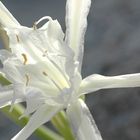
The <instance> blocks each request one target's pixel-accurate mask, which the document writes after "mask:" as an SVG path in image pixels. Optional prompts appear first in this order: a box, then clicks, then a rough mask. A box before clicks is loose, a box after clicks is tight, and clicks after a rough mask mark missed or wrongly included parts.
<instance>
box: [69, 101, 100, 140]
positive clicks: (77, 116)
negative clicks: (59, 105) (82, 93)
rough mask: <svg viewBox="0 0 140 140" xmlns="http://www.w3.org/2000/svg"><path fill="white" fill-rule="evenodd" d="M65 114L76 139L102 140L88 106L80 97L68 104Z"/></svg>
mask: <svg viewBox="0 0 140 140" xmlns="http://www.w3.org/2000/svg"><path fill="white" fill-rule="evenodd" d="M67 115H68V118H69V120H70V123H71V126H72V129H73V131H74V134H75V136H76V139H77V140H102V138H101V135H100V132H99V130H98V128H97V126H96V124H95V121H94V120H93V118H92V115H91V114H90V111H89V109H88V107H87V106H86V104H85V103H84V102H83V101H82V100H81V99H79V100H78V101H77V102H75V103H74V104H70V106H69V107H68V109H67Z"/></svg>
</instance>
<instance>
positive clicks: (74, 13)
mask: <svg viewBox="0 0 140 140" xmlns="http://www.w3.org/2000/svg"><path fill="white" fill-rule="evenodd" d="M90 4H91V0H67V5H66V43H67V44H68V47H70V48H72V49H73V51H74V52H75V60H76V61H79V68H80V69H81V65H82V59H83V51H84V48H83V46H84V35H85V31H86V27H87V15H88V12H89V8H90Z"/></svg>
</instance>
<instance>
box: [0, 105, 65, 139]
mask: <svg viewBox="0 0 140 140" xmlns="http://www.w3.org/2000/svg"><path fill="white" fill-rule="evenodd" d="M9 109H10V107H9V106H8V107H4V108H2V112H3V113H4V114H5V115H6V116H8V117H9V118H10V119H11V120H12V121H14V122H15V123H16V124H19V125H21V126H24V125H26V123H27V122H28V120H29V119H28V118H27V117H24V118H22V119H21V120H19V119H18V118H19V117H20V116H21V114H22V113H23V111H24V107H23V106H22V105H16V106H15V107H14V109H13V111H12V112H9ZM35 134H36V135H37V136H38V137H39V138H40V139H41V140H64V139H63V138H62V137H61V136H60V135H58V134H56V133H55V132H53V131H51V130H50V129H48V128H47V127H45V126H41V127H40V128H38V129H37V130H36V131H35Z"/></svg>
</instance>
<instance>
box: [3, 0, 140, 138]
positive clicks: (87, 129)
mask: <svg viewBox="0 0 140 140" xmlns="http://www.w3.org/2000/svg"><path fill="white" fill-rule="evenodd" d="M90 4H91V0H67V4H66V33H65V34H64V33H63V31H62V29H61V26H60V24H59V22H58V21H57V20H53V19H52V18H51V17H48V16H46V17H43V18H41V19H40V20H38V21H37V22H35V23H34V25H33V27H32V28H28V27H25V26H22V25H21V24H20V23H19V22H18V21H17V20H16V19H15V18H14V17H13V16H12V14H11V13H10V12H9V11H8V10H7V8H6V7H5V6H4V5H3V4H2V3H1V2H0V27H1V30H2V31H4V32H5V33H6V35H7V37H8V40H9V48H10V51H6V50H1V51H0V59H1V61H2V63H3V68H2V69H1V72H2V73H3V75H4V76H5V77H6V78H7V79H8V80H9V81H10V82H11V83H12V84H11V85H9V86H7V87H6V86H5V87H1V92H0V106H1V107H4V106H6V105H9V104H11V105H12V107H13V105H14V104H15V103H19V102H24V101H25V102H26V110H25V112H24V114H23V115H22V116H21V118H22V117H24V116H25V115H31V114H32V115H31V118H30V121H29V122H28V124H27V125H26V126H25V127H24V128H23V129H22V130H21V131H20V132H19V133H18V134H17V135H16V136H15V137H14V138H12V140H25V139H27V138H28V137H29V136H30V135H31V134H32V133H33V132H34V131H35V130H36V129H37V128H38V127H39V126H40V125H42V124H44V123H46V122H48V121H49V120H50V119H51V118H52V117H53V116H54V115H55V114H56V113H57V112H59V111H61V110H62V109H66V113H67V116H68V118H69V121H70V123H71V127H72V129H73V132H74V134H75V138H76V139H78V140H101V139H102V138H101V135H100V132H99V131H98V129H97V127H96V124H95V122H94V120H93V118H92V116H91V114H90V111H89V109H88V107H87V106H86V104H85V103H84V101H83V100H81V99H80V98H79V97H80V96H81V95H84V94H87V93H91V92H94V91H97V90H100V89H107V88H122V87H139V86H140V73H137V74H128V75H120V76H110V77H108V76H102V75H98V74H93V75H90V76H88V77H86V78H85V79H83V80H82V77H81V66H82V59H83V52H84V51H83V50H84V48H83V47H84V35H85V31H86V27H87V15H88V12H89V8H90ZM46 19H47V20H48V21H47V22H46V23H45V24H44V25H43V26H42V27H40V28H38V24H39V23H40V22H41V21H43V20H46ZM12 107H11V110H12Z"/></svg>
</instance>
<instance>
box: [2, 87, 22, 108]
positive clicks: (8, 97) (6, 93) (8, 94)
mask: <svg viewBox="0 0 140 140" xmlns="http://www.w3.org/2000/svg"><path fill="white" fill-rule="evenodd" d="M13 96H14V91H13V86H12V85H9V86H1V87H0V108H2V107H5V106H7V105H11V102H12V100H13ZM23 101H25V98H24V95H21V94H18V96H16V97H15V103H19V102H23Z"/></svg>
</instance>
